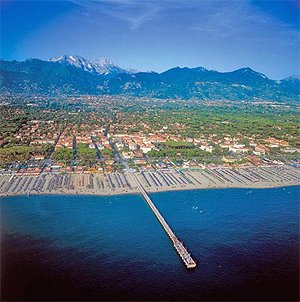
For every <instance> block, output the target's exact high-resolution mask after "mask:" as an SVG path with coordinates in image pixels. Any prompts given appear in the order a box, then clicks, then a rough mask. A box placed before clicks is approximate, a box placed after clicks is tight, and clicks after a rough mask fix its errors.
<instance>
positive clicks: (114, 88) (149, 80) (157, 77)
mask: <svg viewBox="0 0 300 302" xmlns="http://www.w3.org/2000/svg"><path fill="white" fill-rule="evenodd" d="M0 63H1V66H0V68H1V69H0V71H1V75H0V87H1V88H0V92H2V93H30V94H51V95H56V94H61V93H63V94H96V95H105V94H110V95H118V94H120V95H129V96H138V97H144V96H146V97H157V98H179V99H203V100H224V99H228V100H258V99H259V100H276V101H297V100H298V101H299V100H300V80H299V77H289V78H287V79H283V80H281V81H275V80H271V79H269V78H268V77H267V76H265V75H264V74H262V73H259V72H256V71H254V70H252V69H251V68H248V67H247V68H242V69H238V70H235V71H232V72H218V71H214V70H207V69H206V68H204V67H197V68H187V67H184V68H180V67H175V68H172V69H169V70H167V71H165V72H162V73H156V72H137V71H133V70H128V69H124V68H121V67H119V66H117V65H115V64H114V63H113V62H112V61H110V60H108V59H100V60H95V61H92V60H88V59H85V58H83V57H79V56H74V55H63V56H60V57H55V58H51V59H49V60H48V61H43V60H39V59H28V60H26V61H23V62H18V61H4V60H1V61H0Z"/></svg>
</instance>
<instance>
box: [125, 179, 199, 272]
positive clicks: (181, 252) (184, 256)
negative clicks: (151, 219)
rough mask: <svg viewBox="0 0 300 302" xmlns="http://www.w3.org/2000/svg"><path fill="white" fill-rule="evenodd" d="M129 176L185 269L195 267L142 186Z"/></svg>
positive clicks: (190, 257)
mask: <svg viewBox="0 0 300 302" xmlns="http://www.w3.org/2000/svg"><path fill="white" fill-rule="evenodd" d="M130 176H131V177H132V179H133V180H134V182H135V183H136V184H137V186H138V188H139V190H140V192H141V194H142V196H143V197H144V199H145V200H146V202H147V203H148V205H149V206H150V208H151V210H152V211H153V213H154V214H155V216H156V218H157V219H158V221H159V222H160V224H161V225H162V227H163V228H164V230H165V231H166V233H167V235H168V236H169V238H170V240H171V241H172V243H173V246H174V248H175V250H176V251H177V253H178V255H179V256H180V258H181V259H182V261H183V263H184V264H185V266H186V267H187V268H194V267H196V262H195V261H194V260H193V258H192V256H191V255H190V254H189V252H188V251H187V249H186V248H185V247H184V245H183V244H182V242H181V241H180V240H179V239H178V238H177V236H176V235H175V233H174V232H173V231H172V229H171V228H170V226H169V225H168V224H167V222H166V221H165V219H164V218H163V216H162V215H161V214H160V213H159V211H158V209H157V208H156V206H155V205H154V203H153V202H152V200H151V199H150V197H149V196H148V194H147V192H146V191H145V189H144V188H143V186H142V185H141V183H140V182H139V180H138V179H137V177H136V176H135V175H134V174H133V173H130Z"/></svg>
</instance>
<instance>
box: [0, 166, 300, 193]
mask: <svg viewBox="0 0 300 302" xmlns="http://www.w3.org/2000/svg"><path fill="white" fill-rule="evenodd" d="M131 176H132V175H131V174H129V173H115V172H113V173H109V174H107V173H104V174H103V173H95V174H84V173H82V174H75V173H74V174H52V173H45V174H40V175H36V176H29V175H0V197H5V196H18V195H96V196H114V195H128V194H139V192H140V190H139V188H138V186H137V183H136V182H135V181H134V180H133V178H132V177H131ZM134 176H135V178H136V179H137V180H138V182H139V183H140V184H141V186H142V187H143V189H144V190H145V191H146V192H147V193H150V194H151V193H159V192H171V191H182V190H201V189H226V188H246V189H247V188H248V189H264V188H276V187H285V186H297V185H300V169H297V168H293V167H289V166H284V167H283V166H273V167H264V168H254V167H253V168H244V169H225V168H224V169H220V168H215V169H206V170H201V171H185V172H183V171H177V170H168V171H163V170H153V171H143V172H134Z"/></svg>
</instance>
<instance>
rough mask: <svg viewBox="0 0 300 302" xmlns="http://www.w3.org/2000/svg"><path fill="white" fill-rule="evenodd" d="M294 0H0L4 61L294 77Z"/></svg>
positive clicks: (296, 19)
mask: <svg viewBox="0 0 300 302" xmlns="http://www.w3.org/2000/svg"><path fill="white" fill-rule="evenodd" d="M299 12H300V2H299V0H284V1H279V0H277V1H271V0H269V1H256V0H253V1H252V0H232V1H229V0H216V1H214V0H94V1H89V0H72V1H71V0H70V1H57V0H53V1H23V0H18V1H13V0H1V58H3V59H8V60H11V59H17V60H24V59H26V58H41V59H48V58H49V57H53V56H58V55H61V54H77V55H81V56H83V57H86V58H89V59H96V58H100V57H108V58H110V59H111V60H112V61H114V62H115V63H117V64H118V65H120V66H122V67H127V68H128V67H130V68H134V69H138V70H155V71H164V70H166V69H168V68H172V67H174V66H188V67H196V66H204V67H206V68H208V69H215V70H218V71H230V70H234V69H237V68H240V67H246V66H249V67H251V68H253V69H255V70H257V71H260V72H262V73H265V74H266V75H267V76H269V77H270V78H273V79H280V78H284V77H287V76H289V75H292V74H299V70H300V66H299V53H300V51H299V43H300V38H299V37H300V35H299Z"/></svg>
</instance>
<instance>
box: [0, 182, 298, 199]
mask: <svg viewBox="0 0 300 302" xmlns="http://www.w3.org/2000/svg"><path fill="white" fill-rule="evenodd" d="M285 187H287V188H288V187H300V183H294V184H288V183H287V184H270V185H263V186H223V187H221V186H218V187H217V186H216V187H201V188H200V187H199V188H172V189H169V190H167V189H164V190H152V191H147V193H149V194H153V193H154V194H155V193H166V192H180V191H201V190H225V189H252V190H263V189H275V188H285ZM140 194H141V193H140V192H138V191H136V192H135V191H132V192H115V193H89V192H80V193H72V192H70V193H69V192H41V193H37V192H32V193H28V194H24V193H12V194H2V193H1V194H0V198H2V197H13V196H28V197H29V196H99V197H110V196H122V195H140Z"/></svg>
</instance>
